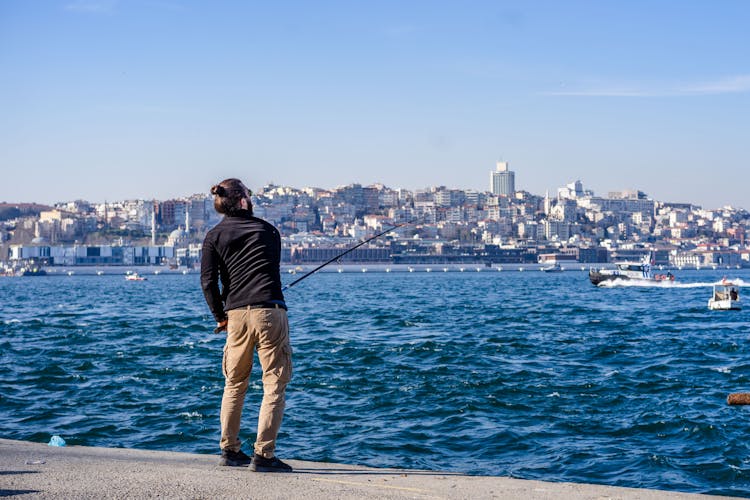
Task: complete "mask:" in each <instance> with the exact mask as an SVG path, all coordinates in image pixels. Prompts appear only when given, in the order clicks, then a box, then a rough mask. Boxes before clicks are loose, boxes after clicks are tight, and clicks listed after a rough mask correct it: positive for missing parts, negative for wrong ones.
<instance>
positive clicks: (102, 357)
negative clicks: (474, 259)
mask: <svg viewBox="0 0 750 500" xmlns="http://www.w3.org/2000/svg"><path fill="white" fill-rule="evenodd" d="M677 274H678V279H679V282H678V283H675V284H666V285H664V286H658V287H612V288H604V289H602V288H596V287H594V286H592V285H591V284H590V283H589V282H588V279H587V276H586V274H585V273H584V272H581V271H566V272H564V273H558V274H547V273H540V272H532V271H526V272H505V271H504V272H496V271H492V272H490V271H489V270H483V271H482V272H474V271H473V270H472V272H468V271H467V272H464V273H461V272H448V273H443V272H432V273H426V272H418V273H417V272H415V273H407V272H404V273H396V272H392V273H384V272H379V273H376V272H368V273H361V272H359V273H354V272H352V273H320V274H317V275H315V276H312V277H310V278H308V279H307V280H305V281H303V282H301V283H300V284H298V285H297V286H295V287H294V288H292V289H290V290H288V291H287V292H286V296H287V302H288V304H289V306H290V313H289V314H290V324H291V329H292V344H293V348H294V369H295V374H294V379H293V381H292V384H291V385H290V387H289V389H288V401H287V411H286V415H285V420H284V424H283V427H282V431H281V434H280V436H279V443H278V449H277V452H278V454H279V455H280V456H281V457H282V458H296V459H304V460H316V461H330V462H344V463H357V464H365V465H370V466H388V467H407V468H426V469H433V470H442V471H458V472H465V473H469V474H483V475H502V476H513V477H518V478H527V479H541V480H549V481H574V482H588V483H599V484H609V485H618V486H631V487H648V488H659V489H667V490H678V491H688V492H703V493H713V494H725V495H739V496H750V440H748V439H747V436H748V431H750V407H730V406H728V405H727V404H726V397H727V394H729V393H731V392H742V391H750V325H749V324H748V314H749V311H750V300H746V301H745V306H746V308H745V309H744V310H742V311H727V312H717V311H709V310H708V309H707V307H706V303H707V300H708V298H709V295H710V286H709V284H710V283H711V282H715V281H717V280H719V279H720V278H721V277H722V276H723V275H728V277H729V278H733V279H738V280H741V282H742V283H743V284H744V283H750V272H748V271H744V270H732V271H726V270H725V271H684V272H678V273H677ZM293 277H294V276H291V275H289V276H285V279H287V278H289V279H287V281H291V278H293ZM744 290H747V288H743V291H744ZM0 304H2V305H1V306H0V329H1V330H0V436H2V437H4V438H9V439H22V440H31V441H38V442H47V441H49V439H50V437H51V436H52V435H60V436H62V437H63V438H64V439H65V441H66V442H67V443H68V444H72V445H87V446H109V447H128V448H145V449H159V450H175V451H189V452H197V453H213V454H216V453H218V439H219V429H218V428H219V423H218V419H219V415H218V414H219V405H220V399H221V392H222V386H223V379H222V376H221V370H220V365H221V356H222V347H223V336H222V335H215V334H213V333H212V332H211V331H212V328H213V326H214V324H213V321H212V319H211V317H210V316H209V315H208V310H207V307H206V305H205V303H204V300H203V296H202V293H201V291H200V287H199V282H198V277H197V276H196V275H194V274H193V275H185V276H183V275H159V276H149V279H148V281H141V282H129V281H125V280H124V279H123V277H122V276H107V275H105V276H76V275H74V276H48V277H34V278H4V279H0ZM261 393H262V386H261V384H260V380H259V366H258V365H257V363H256V366H255V368H254V371H253V375H252V380H251V386H250V390H249V393H248V397H247V405H246V407H245V413H244V415H243V439H246V444H245V446H244V448H245V449H246V450H250V449H251V443H252V442H253V440H254V437H255V436H254V431H255V420H256V418H257V407H258V404H259V401H260V396H261Z"/></svg>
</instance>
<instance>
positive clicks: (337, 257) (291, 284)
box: [281, 221, 418, 292]
mask: <svg viewBox="0 0 750 500" xmlns="http://www.w3.org/2000/svg"><path fill="white" fill-rule="evenodd" d="M415 222H418V221H408V222H402V223H401V224H396V225H395V226H393V227H391V228H389V229H386V230H385V231H381V232H379V233H378V234H376V235H375V236H371V237H369V238H367V239H366V240H364V241H362V242H360V243H357V244H356V245H354V246H353V247H351V248H350V249H348V250H346V251H345V252H342V253H340V254H338V255H337V256H336V257H334V258H332V259H330V260H328V261H326V262H324V263H323V264H321V265H319V266H318V267H316V268H315V269H313V270H312V271H309V272H308V273H306V274H305V275H304V276H300V277H299V278H297V279H296V280H294V281H292V282H291V283H289V284H288V285H286V286H284V288H282V289H281V291H282V292H283V291H285V290H288V289H289V288H292V287H293V286H294V285H296V284H297V283H299V282H300V281H302V280H303V279H305V278H307V277H308V276H310V275H312V274H315V273H317V272H318V271H320V270H321V269H323V268H324V267H326V266H327V265H328V264H330V263H332V262H336V261H337V260H339V259H340V258H341V257H343V256H344V255H346V254H348V253H350V252H353V251H354V250H356V249H357V248H359V247H361V246H362V245H364V244H365V243H368V242H370V241H372V240H374V239H375V238H379V237H380V236H383V235H384V234H385V233H389V232H391V231H393V230H394V229H397V228H399V227H402V226H408V225H409V224H413V223H415Z"/></svg>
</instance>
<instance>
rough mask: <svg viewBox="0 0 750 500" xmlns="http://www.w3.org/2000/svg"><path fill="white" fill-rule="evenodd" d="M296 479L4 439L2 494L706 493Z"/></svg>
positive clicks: (422, 477)
mask: <svg viewBox="0 0 750 500" xmlns="http://www.w3.org/2000/svg"><path fill="white" fill-rule="evenodd" d="M287 462H288V463H289V464H290V465H291V466H293V467H294V469H295V471H294V472H293V473H291V474H261V473H255V472H252V471H250V470H249V469H248V468H246V467H220V466H218V465H217V463H218V455H214V456H212V455H196V454H190V453H175V452H165V451H146V450H130V449H122V448H90V447H85V446H66V447H62V448H56V447H52V446H47V445H46V444H40V443H29V442H26V441H11V440H7V439H0V497H3V496H8V497H12V498H18V499H23V498H92V499H94V498H96V499H99V498H190V499H194V498H211V499H214V498H244V499H248V498H252V499H256V498H257V499H266V498H279V499H304V500H317V499H321V500H323V499H325V500H331V499H339V498H344V499H349V498H351V499H376V498H377V499H381V498H394V499H402V498H417V499H430V498H431V499H439V498H466V499H481V498H498V499H509V500H510V499H513V500H515V499H550V500H551V499H555V500H557V499H645V500H649V499H653V500H664V499H703V498H722V499H726V498H728V497H715V496H709V495H695V494H689V493H675V492H667V491H657V490H642V489H634V488H618V487H612V486H599V485H590V484H573V483H548V482H542V481H527V480H521V479H511V478H506V477H487V476H464V475H460V474H451V473H441V472H430V471H414V470H396V469H372V468H367V467H358V466H349V465H339V464H327V463H317V462H302V461H299V460H288V461H287Z"/></svg>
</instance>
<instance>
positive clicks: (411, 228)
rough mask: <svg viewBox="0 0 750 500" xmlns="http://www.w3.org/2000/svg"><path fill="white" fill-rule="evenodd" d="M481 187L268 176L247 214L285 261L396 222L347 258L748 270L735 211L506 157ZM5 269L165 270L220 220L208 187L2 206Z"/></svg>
mask: <svg viewBox="0 0 750 500" xmlns="http://www.w3.org/2000/svg"><path fill="white" fill-rule="evenodd" d="M489 184H490V189H489V191H485V192H480V191H473V190H461V189H451V188H448V187H445V186H439V187H430V188H425V189H419V190H415V191H410V190H405V189H392V188H389V187H386V186H384V185H379V184H376V185H371V186H362V185H359V184H351V185H347V186H341V187H337V188H334V189H321V188H302V189H298V188H292V187H286V186H276V185H267V186H264V187H263V188H262V189H260V190H258V192H257V193H255V194H254V195H253V204H254V211H255V215H256V216H258V217H261V218H263V219H266V220H268V221H270V222H271V223H273V224H274V225H276V226H277V227H278V228H279V230H280V231H281V234H282V235H283V257H282V259H283V262H284V263H287V264H294V265H296V264H308V263H315V262H323V261H326V260H328V259H330V258H332V257H334V256H336V255H337V254H338V253H340V252H341V251H342V250H343V249H345V248H347V247H349V246H351V245H353V244H355V243H357V242H359V241H361V240H362V239H363V238H365V237H367V236H368V235H371V234H374V233H375V232H378V231H383V230H385V229H387V228H388V227H392V226H395V225H399V224H404V225H402V226H400V227H398V228H396V229H394V230H393V231H391V232H390V233H388V234H387V235H386V236H385V237H383V238H379V239H377V240H375V241H373V242H371V243H369V244H368V245H366V246H363V247H361V248H359V249H357V250H356V251H355V252H352V253H351V254H349V255H347V256H346V257H345V258H344V259H343V261H344V262H370V263H376V262H377V263H393V264H487V265H491V264H502V263H537V262H553V261H557V262H566V261H567V262H579V263H601V262H610V261H614V260H623V259H634V258H640V256H642V255H644V254H646V253H649V252H652V253H653V255H654V256H655V258H656V264H657V265H665V266H675V267H683V266H689V267H702V266H745V265H750V250H748V247H747V245H746V243H745V234H746V232H747V230H748V227H749V226H750V214H749V213H748V212H747V211H746V210H744V209H741V208H732V207H724V208H717V209H704V208H702V207H700V206H696V205H693V204H690V203H670V202H667V201H657V200H653V199H651V198H650V197H649V196H648V195H647V194H646V193H644V192H642V191H639V190H632V191H622V192H611V193H608V194H607V195H606V196H597V195H596V194H594V193H593V192H592V191H590V190H586V189H584V186H583V183H582V182H581V181H575V182H571V183H570V184H568V185H566V186H563V187H560V188H559V189H558V190H557V192H556V193H554V194H550V193H545V194H544V195H538V194H532V193H529V192H526V191H523V190H518V189H516V186H515V173H514V172H513V171H512V170H510V168H509V165H508V163H507V162H498V164H497V167H496V169H495V170H493V171H492V172H490V183H489ZM0 214H4V216H3V217H0V242H1V248H0V251H1V252H2V253H0V257H1V258H2V261H3V265H4V267H18V266H21V265H25V264H27V263H28V262H30V261H34V262H36V263H39V264H41V265H46V266H76V265H87V266H92V265H93V266H99V265H169V266H172V267H178V266H186V267H195V266H197V264H198V263H199V261H200V252H201V242H202V240H203V237H204V236H205V234H206V231H207V230H208V229H210V228H211V227H212V226H213V225H215V224H216V223H217V222H218V221H219V216H218V214H216V212H215V211H214V209H213V200H212V198H211V197H210V196H208V195H193V196H189V197H185V198H180V199H172V200H126V201H110V202H105V203H89V202H86V201H72V202H63V203H57V204H55V205H54V206H51V207H45V206H38V205H32V204H18V205H12V204H7V203H6V204H3V206H0Z"/></svg>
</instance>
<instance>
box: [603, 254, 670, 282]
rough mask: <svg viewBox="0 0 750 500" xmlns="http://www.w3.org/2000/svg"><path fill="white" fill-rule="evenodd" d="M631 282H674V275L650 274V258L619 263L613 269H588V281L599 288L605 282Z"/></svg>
mask: <svg viewBox="0 0 750 500" xmlns="http://www.w3.org/2000/svg"><path fill="white" fill-rule="evenodd" d="M615 280H622V281H631V282H636V283H655V282H662V281H674V275H673V274H672V273H670V272H667V273H666V274H653V273H652V272H651V257H650V256H649V255H647V256H645V257H644V258H643V260H642V261H641V262H619V263H617V264H615V269H595V268H591V269H589V281H591V283H592V284H593V285H596V286H599V285H601V284H602V283H605V282H607V281H615Z"/></svg>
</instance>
